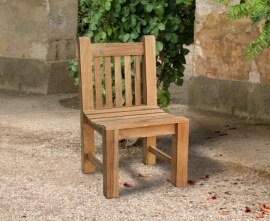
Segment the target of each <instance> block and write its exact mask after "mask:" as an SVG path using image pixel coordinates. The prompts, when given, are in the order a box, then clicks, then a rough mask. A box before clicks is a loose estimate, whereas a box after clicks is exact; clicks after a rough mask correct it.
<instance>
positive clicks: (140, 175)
mask: <svg viewBox="0 0 270 221" xmlns="http://www.w3.org/2000/svg"><path fill="white" fill-rule="evenodd" d="M138 176H139V177H149V176H150V175H147V174H144V173H138Z"/></svg>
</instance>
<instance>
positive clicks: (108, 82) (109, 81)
mask: <svg viewBox="0 0 270 221" xmlns="http://www.w3.org/2000/svg"><path fill="white" fill-rule="evenodd" d="M105 87H106V107H112V106H113V102H112V71H111V57H105Z"/></svg>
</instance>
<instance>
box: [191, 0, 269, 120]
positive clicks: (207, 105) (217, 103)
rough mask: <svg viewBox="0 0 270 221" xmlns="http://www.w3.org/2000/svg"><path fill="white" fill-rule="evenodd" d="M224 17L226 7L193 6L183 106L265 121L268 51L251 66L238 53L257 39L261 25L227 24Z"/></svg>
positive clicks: (202, 0)
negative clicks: (189, 69)
mask: <svg viewBox="0 0 270 221" xmlns="http://www.w3.org/2000/svg"><path fill="white" fill-rule="evenodd" d="M237 2H239V1H235V3H237ZM225 12H226V7H225V6H223V5H219V4H216V3H214V1H213V0H197V1H196V22H195V39H194V43H195V44H194V45H195V47H194V65H193V66H194V69H193V77H192V80H191V81H190V87H189V106H190V107H191V108H195V109H202V110H214V111H217V112H222V113H227V114H233V115H238V116H245V117H251V118H260V119H270V105H269V104H270V73H269V72H270V62H269V61H270V51H269V50H268V49H267V50H266V51H265V52H264V53H263V54H262V55H259V56H257V57H256V58H255V59H254V60H252V61H248V62H247V61H245V59H244V49H245V48H246V47H247V45H248V44H249V43H250V42H251V41H252V40H254V39H256V37H258V36H259V34H260V31H261V25H260V24H252V23H251V22H250V21H249V20H247V19H243V20H240V21H229V20H228V19H227V18H226V15H225Z"/></svg>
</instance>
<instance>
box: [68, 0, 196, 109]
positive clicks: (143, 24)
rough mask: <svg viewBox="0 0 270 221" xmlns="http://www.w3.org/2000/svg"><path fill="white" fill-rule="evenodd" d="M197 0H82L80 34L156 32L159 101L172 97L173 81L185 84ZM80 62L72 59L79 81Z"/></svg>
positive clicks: (104, 37) (121, 37)
mask: <svg viewBox="0 0 270 221" xmlns="http://www.w3.org/2000/svg"><path fill="white" fill-rule="evenodd" d="M194 10H195V1H194V0H160V1H151V0H118V1H113V0H79V12H78V15H79V18H78V35H79V36H89V37H91V39H92V42H99V43H106V42H138V41H140V38H141V37H142V36H143V35H154V36H155V38H156V52H157V61H158V62H157V87H158V103H159V104H160V105H161V106H166V105H168V104H169V101H170V93H169V91H168V88H169V86H170V84H171V83H175V84H176V85H179V86H181V85H182V84H183V72H184V70H185V67H184V64H185V63H186V60H185V55H187V54H188V53H189V51H188V49H186V48H185V45H189V44H191V43H192V42H193V30H194ZM77 65H78V64H77V62H76V61H70V62H69V68H68V69H69V73H70V75H72V76H74V79H75V82H74V83H75V84H78V80H76V79H77V78H78V74H77V72H76V70H77Z"/></svg>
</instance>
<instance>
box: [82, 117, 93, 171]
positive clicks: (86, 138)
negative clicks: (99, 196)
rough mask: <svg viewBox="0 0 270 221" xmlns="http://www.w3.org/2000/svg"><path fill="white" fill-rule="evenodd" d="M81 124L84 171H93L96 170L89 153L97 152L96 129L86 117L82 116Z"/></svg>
mask: <svg viewBox="0 0 270 221" xmlns="http://www.w3.org/2000/svg"><path fill="white" fill-rule="evenodd" d="M82 118H83V119H82V125H81V133H82V134H81V143H82V144H81V145H82V171H83V173H93V172H95V166H94V165H93V164H92V163H91V161H90V160H89V159H88V154H94V153H95V137H94V129H92V128H91V127H90V126H89V125H88V123H87V120H86V118H85V117H84V116H83V117H82Z"/></svg>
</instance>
